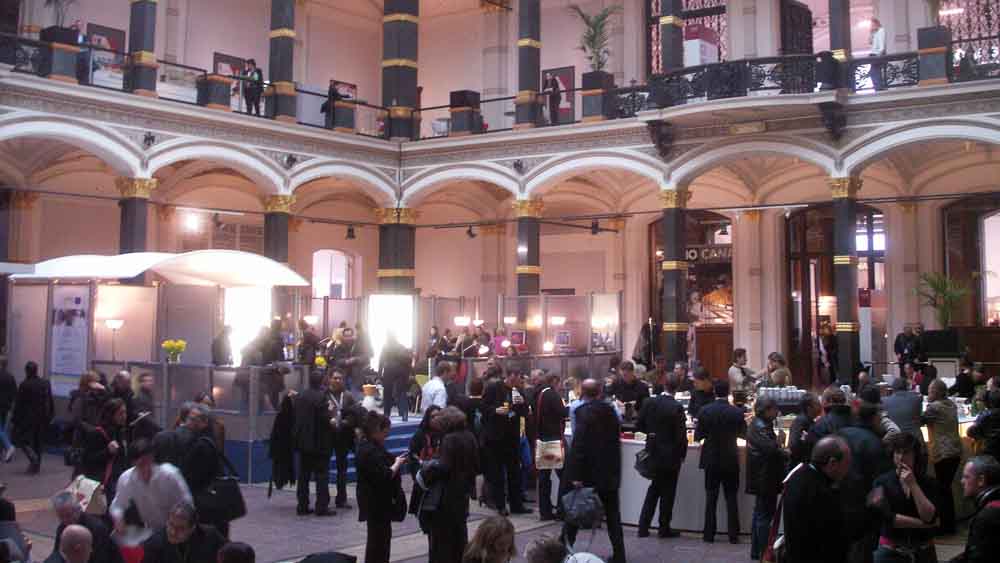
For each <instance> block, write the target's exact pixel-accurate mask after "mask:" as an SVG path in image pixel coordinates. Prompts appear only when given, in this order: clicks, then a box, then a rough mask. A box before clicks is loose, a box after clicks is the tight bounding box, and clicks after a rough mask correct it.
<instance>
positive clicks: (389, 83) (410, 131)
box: [382, 0, 420, 140]
mask: <svg viewBox="0 0 1000 563" xmlns="http://www.w3.org/2000/svg"><path fill="white" fill-rule="evenodd" d="M419 23H420V1H419V0H395V1H391V2H386V3H385V12H384V15H383V16H382V105H383V106H385V107H387V108H389V138H390V139H397V140H404V139H413V138H415V137H416V136H417V135H419V133H420V131H419V127H418V126H417V123H418V121H417V119H416V116H415V114H414V110H415V109H416V108H417V106H419V105H420V100H419V99H418V96H417V68H418V67H417V44H418V24H419Z"/></svg>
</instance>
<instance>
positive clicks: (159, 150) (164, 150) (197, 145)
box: [147, 139, 288, 195]
mask: <svg viewBox="0 0 1000 563" xmlns="http://www.w3.org/2000/svg"><path fill="white" fill-rule="evenodd" d="M183 160H208V161H211V162H218V163H220V164H224V165H226V166H230V167H232V168H233V169H234V170H236V171H238V172H239V173H241V174H244V175H246V176H247V177H248V178H250V180H251V181H253V182H254V183H255V184H257V186H258V188H259V189H260V191H261V193H262V195H272V194H282V193H288V192H287V190H286V189H285V188H286V186H287V183H288V180H287V176H286V175H285V173H284V172H282V171H281V169H280V167H279V166H278V163H276V162H273V161H272V160H271V159H269V158H267V157H266V156H265V155H263V154H261V153H259V152H257V151H255V150H252V149H248V148H246V147H242V146H240V145H237V144H231V143H223V142H219V141H202V140H190V139H174V140H170V141H167V142H165V143H163V144H161V145H157V146H156V147H155V148H153V150H152V151H150V153H149V163H148V165H147V168H148V170H149V174H150V175H152V174H155V173H156V171H157V170H159V169H161V168H163V167H164V166H169V165H171V164H174V163H176V162H180V161H183Z"/></svg>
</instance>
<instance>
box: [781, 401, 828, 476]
mask: <svg viewBox="0 0 1000 563" xmlns="http://www.w3.org/2000/svg"><path fill="white" fill-rule="evenodd" d="M821 409H822V407H821V406H820V404H819V399H817V398H816V395H813V394H812V393H806V394H805V395H803V396H802V400H800V401H799V414H797V415H795V420H793V421H792V426H791V428H790V429H789V430H788V452H789V458H788V467H789V469H791V468H793V467H795V466H796V465H798V464H800V463H803V462H808V461H809V456H810V455H811V454H812V442H810V441H809V432H810V431H811V430H812V428H813V426H814V425H815V424H816V417H817V416H819V413H820V411H821Z"/></svg>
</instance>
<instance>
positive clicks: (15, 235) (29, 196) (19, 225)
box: [7, 190, 42, 262]
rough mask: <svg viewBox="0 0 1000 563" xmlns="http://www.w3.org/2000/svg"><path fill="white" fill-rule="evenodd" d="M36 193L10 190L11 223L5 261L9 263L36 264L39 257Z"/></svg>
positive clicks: (39, 212) (39, 240) (39, 241)
mask: <svg viewBox="0 0 1000 563" xmlns="http://www.w3.org/2000/svg"><path fill="white" fill-rule="evenodd" d="M38 198H39V196H38V193H37V192H28V191H23V190H12V191H11V194H10V200H9V210H10V213H9V215H8V217H9V219H10V221H11V223H10V228H9V230H8V231H7V232H8V236H9V237H10V238H9V242H8V246H7V249H8V250H7V260H8V261H9V262H37V261H38V258H39V255H40V250H41V249H40V247H41V235H42V220H41V219H42V213H41V206H39V205H35V204H36V203H37V202H38Z"/></svg>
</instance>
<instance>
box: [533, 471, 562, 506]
mask: <svg viewBox="0 0 1000 563" xmlns="http://www.w3.org/2000/svg"><path fill="white" fill-rule="evenodd" d="M553 472H555V474H556V475H557V476H558V477H559V493H560V494H558V495H557V496H558V497H559V499H562V492H563V490H565V481H564V480H563V472H562V469H539V470H538V513H539V514H540V515H541V516H542V518H548V517H550V516H552V515H553V514H552V473H553ZM556 509H557V510H558V509H559V502H558V500H557V501H556Z"/></svg>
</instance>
